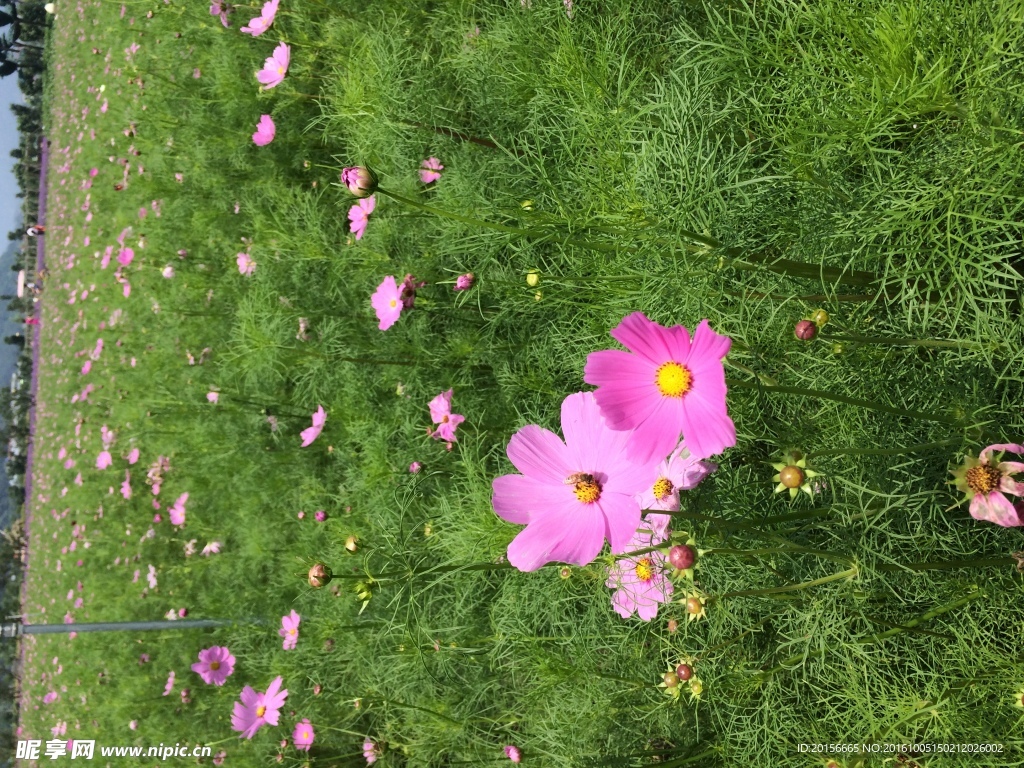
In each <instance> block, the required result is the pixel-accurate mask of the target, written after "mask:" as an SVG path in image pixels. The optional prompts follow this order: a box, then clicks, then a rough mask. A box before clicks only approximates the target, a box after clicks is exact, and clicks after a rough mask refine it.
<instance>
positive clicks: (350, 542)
mask: <svg viewBox="0 0 1024 768" xmlns="http://www.w3.org/2000/svg"><path fill="white" fill-rule="evenodd" d="M358 542H359V538H358V537H357V536H349V537H348V538H347V539H345V549H347V550H348V551H349V552H355V551H356V550H357V549H359V544H358Z"/></svg>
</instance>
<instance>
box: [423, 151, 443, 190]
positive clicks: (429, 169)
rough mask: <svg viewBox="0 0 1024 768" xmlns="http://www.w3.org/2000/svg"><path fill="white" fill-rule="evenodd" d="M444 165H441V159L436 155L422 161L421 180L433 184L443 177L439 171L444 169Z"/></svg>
mask: <svg viewBox="0 0 1024 768" xmlns="http://www.w3.org/2000/svg"><path fill="white" fill-rule="evenodd" d="M443 170H444V166H443V165H441V161H440V160H438V159H437V158H436V157H428V158H427V159H426V160H424V161H423V162H422V163H420V181H422V182H423V183H424V184H432V183H433V182H435V181H437V180H438V179H440V178H441V174H440V173H439V171H443Z"/></svg>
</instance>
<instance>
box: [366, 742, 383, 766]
mask: <svg viewBox="0 0 1024 768" xmlns="http://www.w3.org/2000/svg"><path fill="white" fill-rule="evenodd" d="M379 754H380V749H379V748H378V747H377V745H376V744H374V743H373V741H371V740H370V739H367V740H366V741H364V742H363V759H364V760H366V764H367V765H373V764H374V763H376V762H377V756H378V755H379Z"/></svg>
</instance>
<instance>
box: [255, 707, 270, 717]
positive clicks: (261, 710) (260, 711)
mask: <svg viewBox="0 0 1024 768" xmlns="http://www.w3.org/2000/svg"><path fill="white" fill-rule="evenodd" d="M265 714H267V708H266V707H264V706H263V705H260V706H258V707H256V717H263V716H264V715H265Z"/></svg>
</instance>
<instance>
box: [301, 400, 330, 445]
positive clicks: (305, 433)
mask: <svg viewBox="0 0 1024 768" xmlns="http://www.w3.org/2000/svg"><path fill="white" fill-rule="evenodd" d="M326 423H327V412H326V411H324V407H323V406H322V405H318V406H317V408H316V411H315V412H314V413H313V426H311V427H308V428H307V429H304V430H302V433H301V435H300V437H302V446H301V447H302V448H305V447H306V446H308V445H310V444H311V443H312V442H313V441H314V440H316V439H317V438H318V437H320V433H321V432H323V429H324V424H326Z"/></svg>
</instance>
